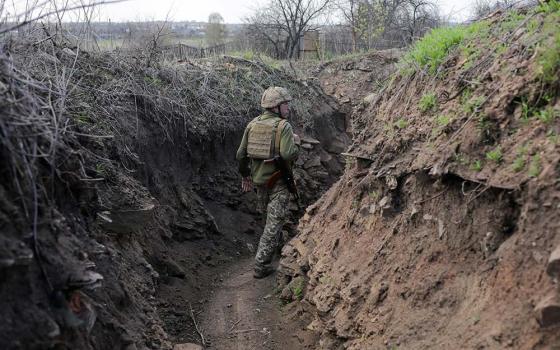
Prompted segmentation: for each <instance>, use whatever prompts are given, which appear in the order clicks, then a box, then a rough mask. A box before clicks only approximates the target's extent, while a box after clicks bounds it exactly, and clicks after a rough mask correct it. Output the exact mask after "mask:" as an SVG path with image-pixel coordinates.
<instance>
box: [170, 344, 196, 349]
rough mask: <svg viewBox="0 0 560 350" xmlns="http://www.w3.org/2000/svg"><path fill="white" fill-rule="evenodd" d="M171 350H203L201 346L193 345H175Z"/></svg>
mask: <svg viewBox="0 0 560 350" xmlns="http://www.w3.org/2000/svg"><path fill="white" fill-rule="evenodd" d="M173 350H203V348H202V346H200V345H198V344H194V343H184V344H177V345H175V346H174V347H173Z"/></svg>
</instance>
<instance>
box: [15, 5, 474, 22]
mask: <svg viewBox="0 0 560 350" xmlns="http://www.w3.org/2000/svg"><path fill="white" fill-rule="evenodd" d="M26 1H30V0H15V3H16V4H17V3H19V4H20V5H19V6H21V4H24V3H25V2H26ZM35 1H39V0H35ZM435 1H436V3H438V4H439V6H440V8H441V13H442V14H443V15H451V17H452V19H454V20H459V21H461V20H464V19H466V18H467V17H468V15H469V7H470V5H471V4H473V3H474V0H435ZM86 2H87V1H86ZM263 3H266V0H128V1H124V2H122V3H116V4H109V5H104V6H102V7H100V8H99V9H98V10H97V16H96V17H97V18H98V20H99V21H106V20H108V19H110V20H111V21H114V22H123V21H145V20H163V19H165V18H166V16H168V15H169V18H170V19H171V20H173V21H191V20H195V21H206V20H207V19H208V15H209V14H210V13H211V12H219V13H220V14H221V15H222V17H223V18H224V20H225V22H226V23H241V22H242V19H243V17H245V16H246V15H247V14H249V13H250V12H251V9H253V8H255V7H258V5H259V4H263Z"/></svg>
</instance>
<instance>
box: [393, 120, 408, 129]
mask: <svg viewBox="0 0 560 350" xmlns="http://www.w3.org/2000/svg"><path fill="white" fill-rule="evenodd" d="M395 126H396V127H397V129H404V128H406V127H407V126H408V122H407V121H406V120H404V119H403V118H400V119H399V120H397V121H396V122H395Z"/></svg>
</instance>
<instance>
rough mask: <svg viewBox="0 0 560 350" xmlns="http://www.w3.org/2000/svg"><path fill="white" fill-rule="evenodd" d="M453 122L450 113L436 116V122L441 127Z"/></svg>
mask: <svg viewBox="0 0 560 350" xmlns="http://www.w3.org/2000/svg"><path fill="white" fill-rule="evenodd" d="M450 122H451V117H450V116H448V115H444V114H440V115H438V116H437V117H436V123H437V125H438V126H440V127H446V126H447V125H449V123H450Z"/></svg>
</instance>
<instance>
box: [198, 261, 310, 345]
mask: <svg viewBox="0 0 560 350" xmlns="http://www.w3.org/2000/svg"><path fill="white" fill-rule="evenodd" d="M218 281H219V283H217V284H216V285H215V288H214V291H213V294H212V296H211V297H210V298H209V302H208V303H207V304H206V309H205V310H204V312H203V315H205V316H204V319H203V320H202V329H203V330H204V333H205V336H206V337H207V338H208V342H209V343H210V344H209V348H212V349H217V350H255V349H270V350H272V349H290V350H297V349H304V345H302V344H301V342H300V340H299V339H298V338H297V336H296V335H295V334H296V333H297V332H298V330H299V329H301V328H300V327H298V326H297V325H296V324H295V323H294V322H290V321H288V320H287V319H286V317H284V316H283V310H282V303H281V301H280V300H279V299H278V297H277V296H276V295H275V294H274V288H275V277H274V275H272V276H269V277H267V278H265V279H262V280H256V279H254V278H253V259H252V258H246V259H243V260H240V261H239V262H238V263H236V264H233V265H231V266H230V267H228V269H227V270H225V271H224V272H222V273H221V274H220V276H219V279H218Z"/></svg>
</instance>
